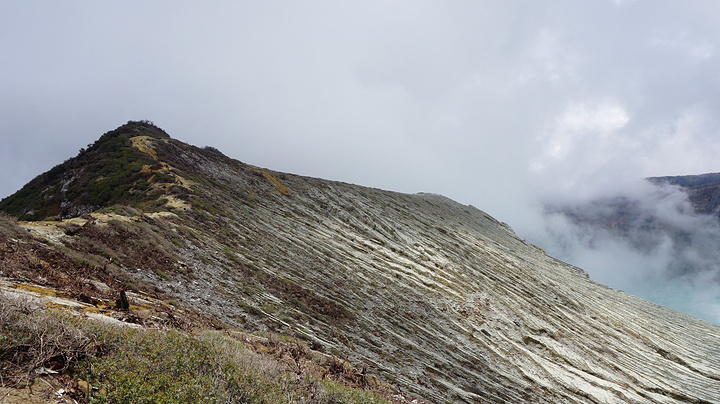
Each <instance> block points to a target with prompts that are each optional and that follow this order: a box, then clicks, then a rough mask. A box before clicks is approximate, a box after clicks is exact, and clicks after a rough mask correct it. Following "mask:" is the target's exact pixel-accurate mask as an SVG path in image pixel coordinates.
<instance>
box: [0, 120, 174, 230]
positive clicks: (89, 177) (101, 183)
mask: <svg viewBox="0 0 720 404" xmlns="http://www.w3.org/2000/svg"><path fill="white" fill-rule="evenodd" d="M140 135H143V136H150V137H155V138H169V137H168V135H167V134H166V133H165V132H164V131H163V130H162V129H160V128H158V127H157V126H155V125H154V124H153V123H152V122H149V121H139V122H136V121H130V122H128V123H127V124H125V125H123V126H120V127H119V128H117V129H115V130H112V131H110V132H107V133H105V134H104V135H103V136H102V137H100V139H98V140H97V141H96V142H94V143H92V144H90V145H88V147H87V149H85V148H83V149H80V152H79V153H78V155H77V156H76V157H75V158H71V159H68V160H66V161H65V162H64V163H62V164H59V165H57V166H55V167H54V168H52V169H51V170H50V171H47V172H46V173H43V174H41V175H39V176H37V177H36V178H35V179H33V180H32V181H31V182H29V183H28V184H27V185H25V186H24V187H23V188H22V189H20V190H19V191H17V192H16V193H15V194H14V195H11V196H10V197H7V198H5V199H3V200H2V201H0V211H4V212H6V213H8V214H10V215H12V216H15V217H17V218H19V219H21V220H43V219H45V218H48V217H71V216H79V215H80V214H82V213H87V212H89V211H91V210H94V209H97V208H100V207H104V206H107V205H109V204H113V203H125V204H128V205H135V206H142V205H147V204H150V203H152V202H153V201H154V200H155V199H156V197H157V196H158V195H154V194H153V193H152V192H148V191H152V190H151V189H150V178H151V177H152V176H153V172H152V171H144V170H143V166H146V165H150V166H151V165H153V164H154V163H155V161H154V160H153V159H152V157H151V156H149V155H148V154H147V153H143V152H141V151H140V150H138V149H137V148H134V147H132V144H131V142H130V138H132V137H135V136H140ZM157 180H158V181H162V180H166V181H169V179H167V178H166V179H163V178H158V179H157ZM63 201H72V204H65V205H63Z"/></svg>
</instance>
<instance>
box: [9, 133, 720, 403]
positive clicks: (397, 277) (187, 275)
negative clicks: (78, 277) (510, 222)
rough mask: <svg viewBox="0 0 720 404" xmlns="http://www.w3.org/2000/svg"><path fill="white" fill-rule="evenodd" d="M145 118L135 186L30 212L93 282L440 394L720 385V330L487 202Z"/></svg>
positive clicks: (667, 393)
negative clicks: (295, 161) (586, 267)
mask: <svg viewBox="0 0 720 404" xmlns="http://www.w3.org/2000/svg"><path fill="white" fill-rule="evenodd" d="M128 125H130V124H128ZM132 125H133V126H132V127H133V128H138V129H139V131H137V132H132V133H128V134H127V136H126V138H125V139H124V142H125V143H123V144H122V145H120V146H121V147H130V148H133V150H130V152H132V153H131V154H130V155H131V156H132V157H133V158H132V162H131V164H129V165H127V166H126V167H125V168H123V167H121V170H125V171H127V174H128V175H125V178H129V179H130V180H132V181H134V182H131V184H130V186H128V187H126V188H124V190H123V192H121V193H119V196H117V197H113V198H111V199H108V200H107V201H106V203H105V204H104V205H102V204H97V207H96V205H92V204H88V203H87V202H86V201H87V200H92V198H91V197H86V196H84V195H85V194H83V192H80V191H82V190H83V189H90V186H89V185H88V186H87V187H85V185H86V184H91V183H92V181H96V182H97V178H99V177H97V176H94V177H93V176H90V177H88V180H87V181H85V182H83V181H80V180H78V181H73V182H69V183H68V185H67V189H66V193H65V196H67V195H75V196H76V198H77V199H72V198H67V197H65V198H64V199H63V201H65V206H66V207H68V206H69V207H73V206H75V207H77V206H90V207H92V209H90V210H91V211H90V210H88V211H83V210H82V209H75V210H73V209H72V208H70V209H67V210H65V211H63V210H62V209H60V208H61V204H62V202H60V203H58V204H57V205H55V206H57V207H58V210H56V211H55V210H53V211H50V210H47V212H50V215H48V216H50V217H51V219H53V220H49V221H42V220H43V219H44V217H41V216H43V215H44V214H38V213H36V214H35V215H34V216H37V219H39V220H40V221H39V222H38V221H34V222H20V225H21V226H23V227H24V228H25V229H27V230H29V233H30V235H31V236H32V237H33V238H35V239H38V240H42V241H43V242H44V243H45V244H46V245H47V246H48V248H51V249H52V248H58V249H63V251H65V249H67V250H69V251H71V252H73V253H77V254H80V253H81V254H82V259H83V260H85V261H86V262H85V263H84V264H83V265H84V266H83V268H84V272H83V275H82V276H83V277H85V278H86V279H88V280H89V281H90V280H92V281H93V282H103V281H104V280H106V279H107V278H108V277H114V279H119V282H122V284H123V287H125V288H128V290H134V291H135V293H147V294H150V295H151V294H156V295H158V296H167V297H171V298H173V299H177V300H178V301H179V302H180V303H181V304H182V305H183V306H184V307H187V309H188V310H191V311H194V312H197V313H202V314H203V315H205V316H208V317H209V318H211V319H214V320H215V321H218V322H220V323H223V324H227V325H228V326H230V327H236V328H239V329H243V330H246V331H248V332H276V333H280V334H285V335H291V336H293V337H296V338H300V339H301V340H303V341H306V342H307V343H308V344H309V345H310V346H311V347H315V348H317V349H321V350H323V351H326V352H329V353H332V354H333V355H337V356H340V357H345V358H347V359H348V361H352V362H353V363H358V364H360V366H361V367H362V366H364V367H366V368H367V369H368V373H369V374H374V375H376V376H377V377H379V378H381V379H384V380H386V381H388V382H391V383H393V384H395V385H397V386H399V387H400V389H401V391H404V392H407V393H410V394H414V395H418V396H420V397H423V398H424V399H426V400H428V401H431V402H446V401H451V402H507V401H513V402H520V401H524V402H713V401H717V400H718V396H717V392H718V391H720V365H719V364H720V358H719V355H720V352H718V351H717V350H716V348H714V345H713V344H714V342H713V341H717V340H718V339H719V338H720V328H718V327H716V326H714V325H711V324H709V323H707V322H704V321H702V320H697V319H694V318H692V317H690V316H687V315H683V314H680V313H677V312H674V311H672V310H669V309H665V308H662V307H659V306H657V305H654V304H651V303H648V302H645V301H643V300H641V299H638V298H636V297H633V296H629V295H627V294H625V293H623V292H620V291H616V290H612V289H610V288H608V287H605V286H602V285H598V284H596V283H595V282H593V281H591V280H589V279H588V277H587V274H586V273H585V272H584V271H582V270H581V269H579V268H576V267H573V266H572V265H569V264H567V263H563V262H561V261H558V260H556V259H554V258H552V257H549V256H548V255H547V254H545V252H544V251H542V250H541V249H539V248H538V247H536V246H534V245H532V244H530V243H527V242H526V241H524V240H521V239H520V238H518V237H517V236H516V235H515V234H514V233H513V232H512V230H511V229H510V228H509V226H507V225H505V224H503V223H501V222H499V221H497V220H496V219H494V218H492V217H490V216H489V215H487V214H486V213H484V212H482V211H480V210H478V209H476V208H474V207H471V206H465V205H461V204H459V203H456V202H453V201H451V200H449V199H447V198H445V197H438V196H436V195H431V194H415V195H409V194H400V193H395V192H390V191H383V190H379V189H374V188H366V187H360V186H355V185H351V184H346V183H341V182H334V181H328V180H320V179H315V178H309V177H302V176H297V175H293V174H285V173H278V172H274V171H271V170H267V169H262V168H258V167H255V166H251V165H248V164H245V163H241V162H239V161H237V160H233V159H230V158H228V157H226V156H224V155H222V153H219V152H218V151H216V150H214V149H212V148H206V149H203V148H197V147H194V146H189V145H186V144H184V143H182V142H179V141H176V140H174V139H171V138H165V137H162V136H161V137H157V136H151V135H147V134H145V133H144V131H146V130H148V131H150V130H154V129H153V128H155V127H154V125H150V124H147V123H132ZM121 128H122V127H121ZM123 130H124V129H123ZM123 133H124V132H123ZM130 135H132V136H130ZM143 136H147V137H143ZM132 139H135V140H134V141H133V140H132ZM89 149H90V148H89ZM136 151H137V152H136ZM86 153H87V152H86ZM138 153H140V154H138ZM81 154H82V153H81ZM123 156H127V154H125V155H123ZM121 157H122V156H121ZM153 165H155V166H154V168H153ZM146 166H148V167H149V168H150V169H148V168H146ZM83 167H89V166H83ZM66 168H68V169H75V168H77V167H75V168H73V167H70V166H68V167H66ZM81 168H82V167H81ZM88 171H89V170H88ZM85 173H87V171H85ZM158 173H159V174H163V176H160V175H158ZM54 178H55V182H54V183H42V182H40V183H41V184H42V186H45V187H47V186H54V187H56V188H57V187H58V186H59V184H60V183H62V178H63V176H62V175H59V176H56V177H54ZM156 180H157V181H156ZM35 185H37V184H35ZM35 185H33V187H31V188H29V189H31V191H32V192H30V191H27V192H26V193H21V194H20V196H23V198H25V199H22V198H19V197H17V196H11V197H9V198H6V199H4V200H3V201H2V203H0V208H3V207H6V206H13V209H15V210H13V212H21V213H20V215H27V212H29V211H30V210H31V209H35V208H34V206H35V205H33V204H34V203H39V201H40V200H45V199H44V197H43V196H42V190H43V189H44V188H43V187H42V186H35ZM125 185H128V184H127V183H125ZM73 187H77V188H73ZM83 187H85V188H83ZM60 189H62V187H60ZM27 195H31V196H32V197H30V198H28V197H27ZM88 195H89V193H88ZM88 198H89V199H88ZM18 200H27V201H29V202H28V203H27V204H26V205H23V203H19V202H17V201H18ZM117 202H120V204H118V203H117ZM53 203H56V202H53ZM18 205H19V206H20V208H18ZM36 212H39V210H37V211H36ZM42 212H45V211H42ZM55 212H57V213H55ZM53 214H54V215H55V216H52V215H53ZM72 216H74V217H75V219H67V217H72ZM58 217H59V218H60V219H63V220H61V221H57V220H54V218H58ZM6 240H9V238H7V239H6ZM6 242H7V243H9V242H10V241H6ZM67 266H68V267H69V268H68V269H67V271H72V270H75V269H76V268H70V267H71V266H72V265H71V264H70V263H68V264H67ZM61 269H62V268H61ZM23 270H24V271H26V272H22V271H23ZM63 270H64V269H63ZM16 272H17V273H16V275H21V274H22V275H21V276H25V277H27V278H29V279H33V276H28V275H33V274H32V268H31V269H30V270H27V269H22V268H18V269H17V270H16ZM68 273H69V272H68ZM93 284H94V283H93ZM78 293H79V292H78ZM669 369H672V371H671V372H669V371H668V370H669Z"/></svg>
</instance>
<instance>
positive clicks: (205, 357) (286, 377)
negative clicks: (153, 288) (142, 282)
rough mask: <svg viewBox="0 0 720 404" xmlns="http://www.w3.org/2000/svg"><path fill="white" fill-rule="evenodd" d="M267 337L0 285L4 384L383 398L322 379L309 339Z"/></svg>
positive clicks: (125, 394) (254, 397) (142, 396)
mask: <svg viewBox="0 0 720 404" xmlns="http://www.w3.org/2000/svg"><path fill="white" fill-rule="evenodd" d="M270 344H271V345H272V342H270ZM274 344H275V346H274V348H273V347H272V346H271V348H269V349H267V350H266V352H256V351H254V350H253V349H250V348H248V346H246V345H245V344H244V343H242V342H240V341H238V340H236V339H234V338H232V337H230V336H228V335H226V334H224V333H221V332H218V331H204V332H201V333H199V334H197V335H191V334H187V333H183V332H180V331H177V330H172V329H168V330H157V329H134V328H130V327H126V326H119V325H112V324H107V323H102V322H96V321H90V320H87V319H85V318H83V317H81V316H74V315H71V314H69V313H67V312H64V311H60V310H54V309H46V308H41V307H40V306H37V305H34V304H33V303H31V302H30V301H23V300H17V299H15V298H14V297H9V296H6V295H3V294H0V362H2V363H1V365H0V385H1V386H2V387H7V386H20V385H23V384H25V383H28V382H30V381H31V379H32V378H34V377H37V376H38V375H39V374H48V373H50V374H54V373H55V372H58V373H60V374H62V375H65V376H67V377H64V379H65V380H66V381H68V380H69V381H70V383H71V384H74V385H75V388H70V389H69V390H68V391H75V397H74V398H75V399H77V400H80V401H81V402H93V403H130V402H131V403H236V402H243V403H283V402H298V403H388V401H387V400H386V399H384V398H383V397H382V396H381V395H379V394H377V393H375V392H372V391H366V390H363V389H362V388H358V387H355V386H349V385H346V384H343V383H342V381H341V380H330V379H326V377H325V376H326V375H327V373H328V372H324V373H323V370H322V368H318V366H317V364H312V362H310V361H306V362H302V361H300V359H302V358H305V359H307V358H308V353H307V350H306V348H303V347H301V346H300V345H297V344H295V345H293V344H291V343H283V342H278V341H275V342H274ZM288 353H291V354H292V355H290V359H288Z"/></svg>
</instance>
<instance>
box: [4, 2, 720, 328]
mask: <svg viewBox="0 0 720 404" xmlns="http://www.w3.org/2000/svg"><path fill="white" fill-rule="evenodd" d="M718 16H720V2H717V1H659V0H653V1H650V0H647V1H642V0H635V1H633V0H625V1H622V0H615V1H611V0H606V1H602V0H595V1H577V0H568V1H522V2H520V1H507V0H502V1H447V0H443V1H422V0H412V1H342V2H339V1H303V2H291V1H285V2H281V1H242V2H241V1H214V2H189V1H152V2H148V1H105V2H97V1H65V2H57V1H32V0H30V1H21V2H18V1H9V0H7V1H6V0H0V170H1V172H2V173H3V176H2V179H0V198H2V197H5V196H8V195H10V194H11V193H13V192H14V191H16V190H17V189H19V188H20V187H21V186H22V185H23V184H25V183H26V182H27V181H29V180H30V179H32V178H33V177H34V176H36V175H37V174H39V173H41V172H43V171H45V170H47V169H49V168H51V167H52V166H54V165H56V164H58V163H60V162H62V161H64V160H65V159H67V158H69V157H72V156H74V155H75V154H76V153H77V151H78V149H80V148H81V147H84V146H86V145H87V144H88V143H91V142H93V141H94V140H96V139H97V138H98V137H99V136H100V135H101V134H102V133H104V132H106V131H108V130H111V129H114V128H115V127H117V126H119V125H120V124H122V123H124V122H126V121H128V120H131V119H132V120H139V119H149V120H152V121H154V122H155V123H156V124H157V125H158V126H160V127H162V128H163V129H165V130H166V131H167V132H168V133H169V134H170V135H171V136H173V137H175V138H177V139H180V140H182V141H185V142H188V143H192V144H195V145H198V146H205V145H210V146H214V147H216V148H218V149H220V150H221V151H223V152H224V153H225V154H226V155H228V156H231V157H234V158H237V159H239V160H241V161H244V162H248V163H252V164H255V165H260V166H264V167H268V168H271V169H275V170H279V171H287V172H292V173H297V174H303V175H309V176H316V177H322V178H328V179H334V180H341V181H346V182H351V183H356V184H361V185H366V186H372V187H378V188H384V189H390V190H396V191H401V192H419V191H424V192H436V193H441V194H444V195H446V196H448V197H451V198H453V199H456V200H458V201H460V202H462V203H466V204H472V205H474V206H476V207H478V208H480V209H482V210H485V211H487V212H488V213H490V214H492V215H493V216H495V217H497V218H498V219H500V220H503V221H505V222H508V223H509V224H510V225H512V226H513V228H515V230H516V231H517V232H518V233H519V234H520V235H521V236H525V237H528V238H531V239H533V241H537V240H542V232H543V230H542V229H543V228H544V227H543V226H544V225H543V223H544V222H543V220H544V219H543V218H542V217H541V216H539V215H538V214H537V210H538V207H539V206H540V203H541V201H548V200H551V201H552V200H583V199H588V198H592V197H595V196H597V195H603V194H607V193H608V192H617V190H618V189H632V188H633V187H635V184H636V182H635V181H637V179H639V178H642V177H646V176H656V175H679V174H696V173H704V172H717V171H720V160H719V159H718V156H719V155H720V136H718V134H720V113H718V112H719V111H720V56H719V55H718V51H720V24H718V23H717V18H718ZM718 318H720V317H718Z"/></svg>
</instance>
